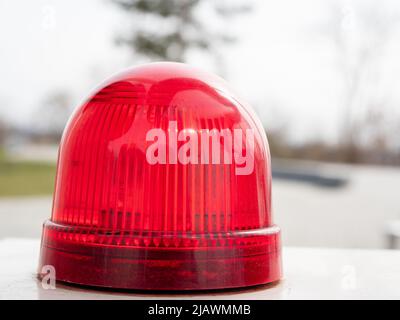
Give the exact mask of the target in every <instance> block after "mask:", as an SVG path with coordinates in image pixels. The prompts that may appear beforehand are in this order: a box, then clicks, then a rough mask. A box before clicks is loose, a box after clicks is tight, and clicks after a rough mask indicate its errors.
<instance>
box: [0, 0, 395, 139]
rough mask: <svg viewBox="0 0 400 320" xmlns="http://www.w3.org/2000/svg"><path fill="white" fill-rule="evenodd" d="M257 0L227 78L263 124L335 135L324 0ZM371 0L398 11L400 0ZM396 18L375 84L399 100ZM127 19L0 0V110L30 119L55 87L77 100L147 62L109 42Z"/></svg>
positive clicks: (237, 24) (85, 5) (110, 11)
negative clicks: (140, 63) (127, 70)
mask: <svg viewBox="0 0 400 320" xmlns="http://www.w3.org/2000/svg"><path fill="white" fill-rule="evenodd" d="M254 2H255V8H254V10H253V12H251V13H248V14H246V15H244V16H241V17H238V18H235V19H234V20H233V21H232V22H231V23H229V24H228V25H227V26H228V27H229V31H230V32H231V33H234V34H236V35H237V37H238V42H237V43H236V44H234V45H230V46H229V47H225V48H224V49H222V51H221V52H222V54H223V55H224V62H225V66H224V69H225V77H226V78H227V80H228V81H229V82H231V83H232V86H233V87H234V88H235V89H236V91H237V92H239V93H240V94H241V95H242V96H243V97H244V98H245V99H247V100H248V101H249V102H250V103H252V104H253V105H254V106H255V109H256V111H257V113H258V114H259V115H260V116H261V118H262V120H263V122H264V123H265V124H266V125H267V126H273V125H274V123H275V122H276V121H277V122H282V121H283V122H287V124H288V126H289V130H290V134H291V137H292V138H293V139H294V140H306V139H310V138H312V137H315V136H318V137H325V138H327V139H332V138H334V137H335V135H336V133H337V125H338V122H339V119H340V116H341V115H342V114H343V110H342V108H341V106H342V92H343V77H342V76H341V74H340V72H339V71H338V65H337V48H336V47H335V44H334V42H333V40H332V39H331V38H330V37H329V36H327V35H326V33H324V30H325V28H326V25H327V22H328V21H330V20H329V19H330V18H331V16H332V12H331V6H330V5H328V4H327V2H328V1H326V0H302V1H298V0H280V1H262V0H258V1H257V0H254ZM360 2H361V0H360V1H337V3H338V4H343V5H341V6H340V8H341V10H342V11H341V12H342V14H343V19H342V20H340V21H338V23H341V24H343V26H344V27H345V28H349V30H350V31H349V32H352V28H353V27H354V26H353V24H352V15H353V11H354V12H357V10H358V9H357V8H358V7H359V3H360ZM364 2H365V1H364ZM369 2H371V3H375V4H377V5H378V7H379V8H380V9H382V8H383V9H382V10H386V11H388V12H391V13H393V12H400V3H399V1H395V0H393V1H392V0H384V1H378V0H376V1H369ZM388 19H389V18H388ZM395 25H396V24H393V28H391V34H390V39H389V40H388V41H387V43H386V44H385V48H384V50H383V52H382V53H381V56H380V60H381V62H380V63H379V64H378V67H377V70H375V72H377V73H379V79H380V80H379V83H376V86H374V88H372V89H373V90H377V91H379V94H380V95H383V96H385V97H389V98H390V99H391V101H394V103H393V102H391V103H392V104H393V105H394V106H395V107H394V109H396V108H397V106H396V103H397V101H400V97H399V95H398V92H397V91H398V87H399V84H400V82H399V81H400V59H399V58H398V57H399V56H400V36H399V33H398V29H397V27H395ZM219 26H221V25H219ZM128 27H129V23H128V21H127V16H126V15H124V14H123V13H121V12H120V11H119V8H117V7H115V6H114V5H112V4H110V3H109V2H108V1H107V0H85V1H78V0H69V1H65V0H64V1H62V0H53V1H50V0H35V1H29V0H0V72H1V82H0V115H1V116H3V117H6V118H7V119H9V120H11V121H14V122H19V123H29V121H30V117H31V116H32V114H33V113H34V110H37V109H38V108H39V106H40V103H41V102H42V101H43V100H44V99H45V97H46V96H47V95H48V94H50V93H51V92H54V91H56V90H62V91H67V92H70V93H71V94H72V96H73V99H74V100H75V102H76V103H78V102H79V101H80V100H81V99H82V98H84V97H85V95H86V94H87V93H88V92H89V91H90V90H91V89H92V88H93V87H95V86H96V85H97V84H98V83H99V82H101V81H102V80H104V79H105V78H107V77H108V76H110V75H112V74H114V73H116V72H118V71H119V70H121V69H123V68H125V67H127V66H131V65H134V64H137V63H139V62H141V60H139V59H138V58H137V57H134V56H133V55H132V54H130V52H129V51H128V50H126V49H124V48H123V47H118V46H116V45H115V44H114V42H113V39H114V37H115V35H116V34H120V33H121V32H123V31H124V30H126V29H127V28H128ZM355 41H357V35H356V36H355ZM189 62H190V63H191V64H193V65H196V66H198V67H200V68H204V69H208V70H210V71H212V70H214V68H213V65H212V64H211V63H210V62H209V60H208V59H205V58H204V57H203V56H202V55H201V54H192V55H190V56H189ZM378 87H379V88H378ZM397 109H400V107H399V108H397Z"/></svg>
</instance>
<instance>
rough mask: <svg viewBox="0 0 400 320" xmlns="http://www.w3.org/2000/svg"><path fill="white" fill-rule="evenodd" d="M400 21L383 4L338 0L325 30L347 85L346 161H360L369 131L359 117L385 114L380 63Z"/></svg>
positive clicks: (344, 116)
mask: <svg viewBox="0 0 400 320" xmlns="http://www.w3.org/2000/svg"><path fill="white" fill-rule="evenodd" d="M397 21H398V19H397V17H396V16H395V14H394V13H392V12H388V11H387V10H386V9H385V7H384V6H382V3H381V2H379V1H372V2H371V1H366V2H363V3H362V4H361V3H359V4H358V5H357V6H356V7H346V6H342V5H340V4H338V2H337V1H335V2H333V5H332V10H331V19H330V20H329V22H328V24H326V25H325V28H322V29H323V30H324V35H325V36H327V37H328V38H329V39H331V40H332V42H333V44H334V47H335V49H336V50H335V51H336V54H337V55H336V57H337V66H338V68H337V70H338V71H339V72H340V75H341V78H342V83H343V93H342V105H343V108H341V110H343V114H342V116H341V117H340V124H339V131H340V132H339V141H340V142H339V144H340V148H341V151H342V153H343V160H345V161H349V162H356V161H357V160H358V159H357V158H358V157H359V155H358V153H359V149H360V142H361V140H362V135H363V134H364V133H365V130H366V129H367V128H368V126H367V127H364V126H362V124H363V121H360V119H357V117H361V118H362V117H364V116H363V114H364V115H365V113H366V112H371V108H374V109H377V110H375V111H373V113H375V114H377V113H378V112H379V113H382V112H384V108H385V105H384V104H385V102H386V101H385V99H384V98H382V97H381V96H380V95H379V93H378V90H377V88H378V85H379V83H380V79H381V76H382V74H381V69H380V67H381V66H380V62H381V57H382V52H383V51H384V50H385V48H386V45H387V43H388V41H389V40H390V37H391V36H392V34H393V30H394V29H395V28H394V27H395V25H396V24H397ZM364 124H365V123H364ZM380 139H381V140H382V139H383V136H382V135H381V137H380Z"/></svg>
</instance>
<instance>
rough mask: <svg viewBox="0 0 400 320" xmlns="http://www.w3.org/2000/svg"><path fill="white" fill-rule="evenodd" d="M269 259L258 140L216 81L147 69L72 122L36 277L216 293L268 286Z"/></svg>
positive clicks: (121, 78) (272, 262)
mask: <svg viewBox="0 0 400 320" xmlns="http://www.w3.org/2000/svg"><path fill="white" fill-rule="evenodd" d="M154 129H155V130H154ZM235 132H239V133H240V132H241V138H242V139H239V138H238V137H239V135H240V134H238V135H235ZM162 134H164V135H165V139H164V138H163V137H162ZM213 139H214V140H213ZM207 141H208V144H207ZM188 142H190V144H188ZM246 142H249V143H248V144H246ZM156 147H157V148H156ZM149 155H150V156H149ZM207 158H208V162H207ZM229 159H231V161H229ZM280 254H281V253H280V238H279V229H278V227H276V226H274V225H273V223H272V221H271V172H270V156H269V149H268V144H267V140H266V137H265V133H264V131H263V129H262V127H261V126H260V125H259V123H258V120H257V119H256V118H255V117H254V115H253V114H252V112H251V111H250V109H249V108H248V107H247V106H245V105H244V104H243V103H242V102H241V101H240V100H239V99H238V98H237V97H236V96H235V95H234V94H233V93H232V92H231V91H230V90H229V89H228V88H227V86H226V84H225V83H224V81H223V80H222V79H220V78H217V77H215V76H212V75H209V74H205V73H203V72H201V71H199V70H197V69H192V68H189V67H188V66H185V65H183V64H177V63H155V64H149V65H145V66H141V67H137V68H133V69H129V70H127V71H126V72H124V73H122V74H120V75H118V76H115V77H113V78H112V79H110V80H109V81H107V82H106V84H105V85H103V86H102V87H101V88H100V89H99V90H98V91H97V92H96V93H95V94H94V95H93V96H91V97H90V98H89V99H88V100H87V101H86V102H85V103H84V104H83V105H82V106H81V107H79V108H78V109H77V111H76V112H75V113H74V115H73V116H72V118H71V120H70V121H69V124H68V126H67V128H66V129H65V132H64V135H63V138H62V141H61V146H60V152H59V160H58V171H57V180H56V187H55V195H54V204H53V212H52V217H51V220H48V221H46V222H45V224H44V230H43V237H42V247H41V260H40V266H39V270H41V269H42V266H44V265H52V266H54V267H55V269H56V275H57V280H61V281H66V282H71V283H77V284H84V285H92V286H103V287H114V288H129V289H149V290H197V289H217V288H232V287H242V286H250V285H257V284H263V283H268V282H273V281H276V280H279V279H280V277H281V263H280Z"/></svg>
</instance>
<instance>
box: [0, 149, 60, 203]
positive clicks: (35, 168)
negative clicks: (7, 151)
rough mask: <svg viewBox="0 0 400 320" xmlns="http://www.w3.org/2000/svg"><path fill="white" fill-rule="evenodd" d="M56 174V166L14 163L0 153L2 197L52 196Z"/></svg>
mask: <svg viewBox="0 0 400 320" xmlns="http://www.w3.org/2000/svg"><path fill="white" fill-rule="evenodd" d="M55 172H56V166H55V165H54V164H51V163H42V162H33V161H13V160H10V159H7V158H6V157H5V156H4V154H2V153H1V152H0V197H9V196H32V195H49V194H52V192H53V188H54V179H55Z"/></svg>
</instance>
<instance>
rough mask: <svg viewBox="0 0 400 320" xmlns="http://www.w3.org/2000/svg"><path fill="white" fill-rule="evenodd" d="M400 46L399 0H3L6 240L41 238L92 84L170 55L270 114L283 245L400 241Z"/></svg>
mask: <svg viewBox="0 0 400 320" xmlns="http://www.w3.org/2000/svg"><path fill="white" fill-rule="evenodd" d="M399 56H400V2H399V1H396V0H348V1H341V0H303V1H296V0H280V1H266V0H229V1H228V0H226V1H222V0H220V1H213V0H85V1H77V0H71V1H61V0H52V1H51V0H36V1H28V0H1V1H0V72H1V80H0V239H2V238H16V237H19V238H39V237H40V234H41V224H42V222H43V221H44V220H45V219H46V218H48V217H49V216H50V214H51V201H52V199H51V196H52V192H53V185H54V176H55V165H56V158H57V148H58V143H59V140H60V137H61V134H62V130H63V128H64V126H65V123H66V121H67V119H68V117H69V115H70V114H71V112H72V111H73V109H74V107H76V106H78V104H79V102H80V101H81V100H82V99H83V98H85V96H86V95H87V94H88V92H90V91H91V90H92V89H93V88H94V87H95V86H97V85H98V84H99V83H100V82H101V81H103V80H104V79H105V78H108V77H109V76H110V75H112V74H114V73H116V72H118V71H120V70H121V69H123V68H126V67H128V66H132V65H136V64H140V63H145V62H149V61H160V60H170V61H182V62H187V63H189V64H192V65H194V66H197V67H199V68H202V69H205V70H208V71H211V72H215V73H217V74H219V75H221V76H222V77H224V78H225V79H227V80H228V81H229V82H230V83H231V85H232V87H234V88H235V90H236V91H237V92H238V93H239V94H240V95H241V96H242V97H243V98H244V99H246V100H247V101H248V102H250V103H251V104H252V105H253V107H254V109H255V111H256V113H258V115H259V117H260V118H261V120H262V123H263V124H264V126H265V130H266V131H267V135H268V138H269V142H270V147H271V153H272V157H273V176H274V182H273V201H274V204H273V205H274V215H275V221H276V222H277V223H278V224H279V225H280V226H281V227H282V229H283V240H284V245H290V246H316V247H339V248H393V249H395V248H398V247H400V240H399V241H397V240H398V238H399V237H400V222H398V221H397V219H399V221H400V138H399V137H400V90H398V88H399V84H400V59H399V58H398V57H399ZM397 242H399V243H398V244H397Z"/></svg>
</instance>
